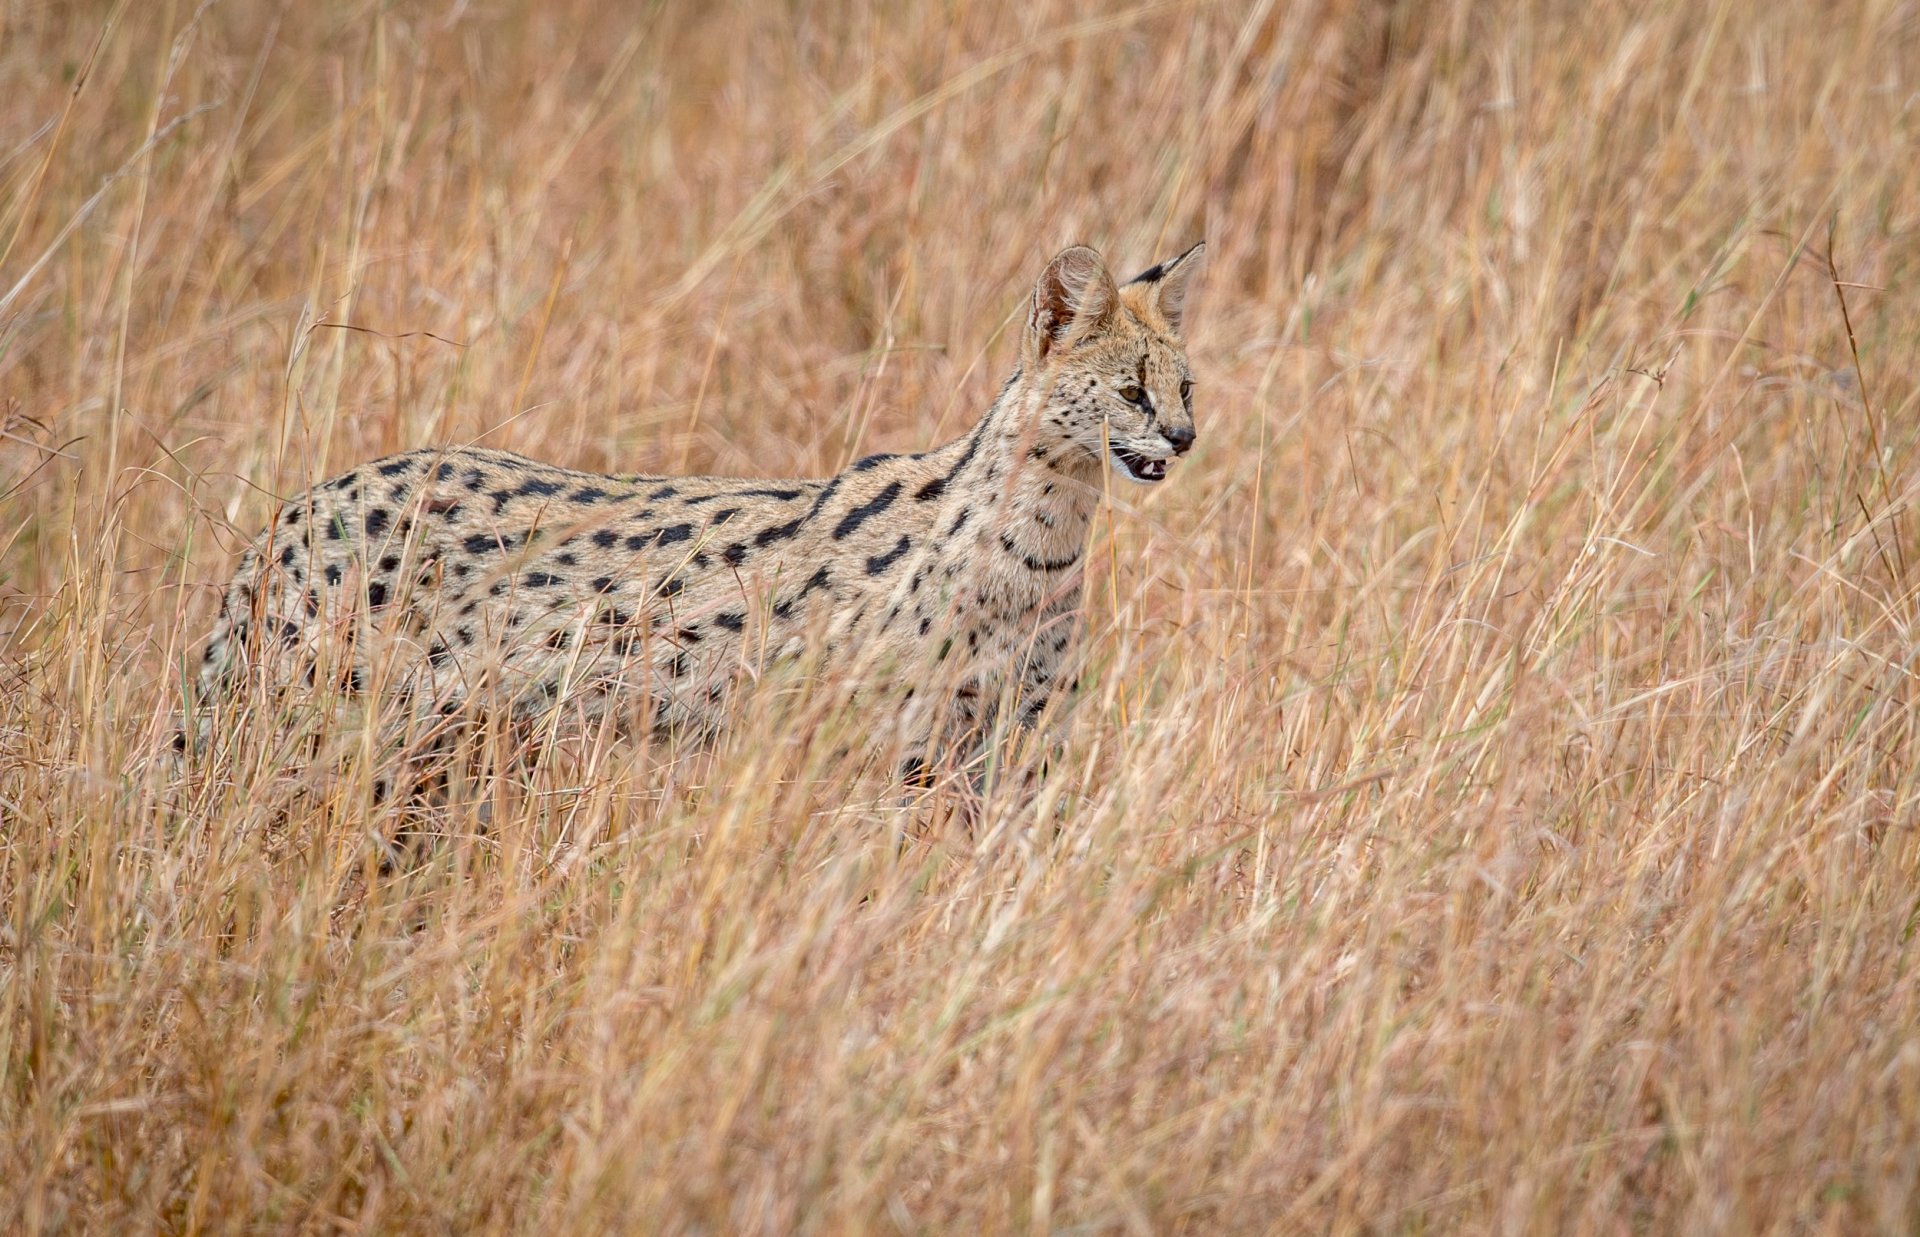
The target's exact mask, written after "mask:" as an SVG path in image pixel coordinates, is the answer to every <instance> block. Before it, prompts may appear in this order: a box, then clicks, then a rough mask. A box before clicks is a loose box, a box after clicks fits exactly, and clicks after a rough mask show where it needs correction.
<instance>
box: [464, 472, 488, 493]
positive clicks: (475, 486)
mask: <svg viewBox="0 0 1920 1237" xmlns="http://www.w3.org/2000/svg"><path fill="white" fill-rule="evenodd" d="M486 483H487V474H486V473H484V472H481V471H480V470H479V469H478V468H469V469H468V470H467V475H466V476H464V477H462V478H460V484H462V485H464V486H466V487H467V488H468V489H469V490H472V491H473V492H474V493H476V494H477V493H479V492H480V487H481V486H483V485H485V484H486Z"/></svg>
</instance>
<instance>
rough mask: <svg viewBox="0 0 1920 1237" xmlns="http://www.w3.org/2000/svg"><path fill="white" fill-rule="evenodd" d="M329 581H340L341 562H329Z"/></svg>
mask: <svg viewBox="0 0 1920 1237" xmlns="http://www.w3.org/2000/svg"><path fill="white" fill-rule="evenodd" d="M327 583H328V584H338V583H340V564H339V563H328V564H327Z"/></svg>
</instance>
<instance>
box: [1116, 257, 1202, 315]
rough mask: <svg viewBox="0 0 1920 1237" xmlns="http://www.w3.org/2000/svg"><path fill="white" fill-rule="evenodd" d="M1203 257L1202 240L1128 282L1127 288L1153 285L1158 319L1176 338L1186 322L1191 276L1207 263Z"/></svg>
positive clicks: (1191, 284) (1191, 283)
mask: <svg viewBox="0 0 1920 1237" xmlns="http://www.w3.org/2000/svg"><path fill="white" fill-rule="evenodd" d="M1206 257H1207V242H1205V241H1201V242H1200V243H1199V244H1197V245H1195V246H1194V247H1193V248H1191V249H1189V250H1187V251H1186V252H1185V253H1183V254H1181V255H1180V256H1179V257H1177V258H1174V259H1173V260H1171V261H1168V262H1162V263H1160V264H1159V265H1157V266H1150V267H1148V268H1147V269H1146V270H1144V271H1141V272H1140V273H1139V274H1138V275H1135V276H1134V277H1133V278H1132V279H1130V280H1128V281H1127V286H1128V287H1133V286H1134V285H1135V284H1152V285H1153V301H1154V304H1156V305H1157V306H1159V308H1160V316H1161V317H1162V318H1165V319H1166V320H1167V325H1168V326H1170V327H1172V328H1173V332H1174V334H1176V335H1178V334H1180V332H1181V330H1182V329H1183V327H1184V325H1185V323H1186V318H1187V293H1188V291H1189V290H1190V289H1191V288H1192V287H1193V277H1194V276H1195V275H1198V274H1199V273H1200V268H1201V267H1202V266H1204V265H1205V264H1206Z"/></svg>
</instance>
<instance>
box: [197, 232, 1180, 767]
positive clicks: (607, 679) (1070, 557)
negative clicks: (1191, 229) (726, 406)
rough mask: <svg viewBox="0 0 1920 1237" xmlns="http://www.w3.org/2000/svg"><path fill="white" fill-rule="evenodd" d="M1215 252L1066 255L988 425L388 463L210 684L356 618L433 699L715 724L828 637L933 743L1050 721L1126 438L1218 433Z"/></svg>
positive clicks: (1163, 443)
mask: <svg viewBox="0 0 1920 1237" xmlns="http://www.w3.org/2000/svg"><path fill="white" fill-rule="evenodd" d="M1200 257H1201V247H1200V246H1195V247H1194V248H1193V249H1192V250H1189V251H1188V252H1187V253H1185V254H1183V255H1181V257H1179V258H1177V259H1175V260H1173V261H1172V262H1169V263H1165V264H1163V265H1161V266H1157V267H1154V268H1153V269H1152V270H1150V271H1148V272H1146V273H1145V274H1144V275H1143V276H1141V277H1140V278H1139V279H1137V280H1135V281H1134V282H1133V283H1131V284H1129V285H1127V286H1126V287H1124V288H1121V287H1118V286H1116V285H1115V283H1114V281H1113V279H1112V277H1111V276H1110V275H1109V274H1108V272H1107V270H1106V267H1105V266H1104V264H1103V263H1102V262H1101V259H1100V257H1099V255H1098V254H1096V253H1095V252H1094V251H1093V250H1091V249H1088V248H1085V247H1084V246H1075V247H1073V248H1071V249H1068V250H1066V251H1064V252H1063V253H1061V254H1060V255H1059V256H1058V257H1056V258H1055V259H1054V260H1053V261H1052V262H1051V263H1049V264H1048V266H1047V268H1046V270H1045V272H1044V273H1043V274H1042V275H1041V277H1040V279H1039V281H1038V282H1037V283H1036V285H1035V288H1034V293H1033V300H1032V302H1031V305H1030V309H1029V313H1028V316H1027V325H1026V330H1025V332H1024V338H1023V341H1022V349H1021V364H1020V368H1019V369H1018V370H1016V371H1015V373H1014V375H1013V376H1012V378H1011V379H1009V380H1008V382H1007V384H1006V386H1005V388H1004V389H1003V390H1002V392H1001V394H1000V397H999V398H998V399H997V400H996V401H995V403H994V405H993V407H992V408H991V409H989V410H988V412H987V413H986V415H985V416H984V417H983V418H982V419H981V420H980V421H979V422H978V424H976V425H975V426H974V428H973V429H972V430H971V431H970V432H969V433H968V434H967V435H965V436H964V437H962V438H960V439H958V440H956V441H954V442H950V443H948V444H946V445H945V446H942V447H937V448H935V449H933V450H931V451H927V452H924V453H922V454H917V455H903V456H886V455H880V456H870V457H868V458H866V459H863V460H861V461H859V462H858V463H856V464H854V465H853V466H852V467H851V468H849V469H848V470H847V471H845V472H843V473H841V474H839V475H838V476H835V477H831V478H824V479H809V480H792V481H787V480H758V479H748V478H739V477H655V476H646V477H613V476H603V475H597V474H590V473H581V472H573V471H570V470H568V469H564V468H558V467H555V466H553V465H550V464H543V463H540V462H537V461H534V460H531V459H527V458H524V457H522V456H518V455H512V454H508V453H505V452H500V451H486V450H479V449H475V448H466V447H450V448H445V449H438V448H432V449H424V450H419V451H412V452H408V453H406V454H403V455H396V456H391V457H388V458H386V459H381V460H375V461H373V462H372V463H369V464H366V465H364V466H362V467H360V468H357V469H355V470H353V471H352V472H349V473H346V474H344V475H342V476H339V477H336V478H334V479H332V480H330V481H327V482H325V483H324V484H321V485H319V486H316V487H314V488H313V489H312V490H310V491H308V492H307V493H305V494H303V495H301V496H300V497H299V498H296V499H294V500H293V501H291V502H289V503H287V504H286V505H285V506H284V507H283V508H282V509H281V511H280V512H279V513H278V515H277V517H276V519H275V520H274V522H273V524H272V526H271V527H270V528H268V529H267V530H266V531H265V532H264V533H262V534H261V536H260V537H259V539H258V540H257V541H256V542H255V543H254V545H253V546H252V547H251V548H249V549H248V550H247V551H246V553H245V554H244V555H243V556H242V558H241V561H240V565H239V569H238V571H237V573H236V575H235V577H234V579H233V582H232V583H231V585H230V586H229V587H228V589H227V592H226V595H225V599H224V604H223V606H222V612H221V616H220V619H219V622H218V625H217V626H216V629H215V631H214V633H213V635H212V638H211V640H210V641H209V643H208V646H207V649H206V654H205V667H204V670H203V674H202V680H203V685H204V687H205V688H206V689H207V690H208V692H209V693H217V692H218V691H219V690H220V689H222V688H223V687H224V686H226V685H227V684H228V683H229V682H230V681H231V679H232V677H233V676H234V675H235V674H238V673H242V672H244V671H245V670H247V669H248V668H249V667H261V668H263V669H265V670H267V671H268V672H270V674H272V675H274V676H281V677H284V676H286V675H287V674H289V673H290V672H291V670H292V668H293V667H297V666H300V665H305V666H308V667H311V666H313V665H314V664H316V658H315V656H314V655H315V654H316V652H318V651H319V645H320V642H322V641H341V640H343V639H344V638H346V637H348V636H349V635H350V636H351V637H352V645H351V647H350V648H349V649H347V653H346V655H345V656H344V657H340V658H336V659H335V661H336V664H343V665H345V666H347V667H348V668H349V669H348V678H349V680H350V681H352V682H354V683H356V684H358V683H360V682H362V681H364V680H365V678H366V676H367V675H369V674H371V673H379V674H380V675H382V676H385V677H384V681H385V682H386V684H387V687H388V690H390V691H398V692H400V693H402V694H403V695H404V696H405V698H406V699H408V700H409V701H411V702H412V703H413V705H414V708H415V711H416V713H418V714H420V715H427V714H430V713H440V712H450V711H452V710H454V709H456V708H458V707H459V706H460V705H461V704H462V703H463V702H464V701H466V700H467V699H469V698H470V697H472V696H474V695H475V694H476V693H477V692H479V691H480V690H481V689H482V688H483V687H485V688H486V689H487V690H488V691H493V692H500V693H504V695H505V696H506V697H507V698H509V699H510V700H512V701H513V707H514V708H515V710H516V711H518V712H521V713H528V712H535V711H544V710H546V709H548V708H550V707H552V706H553V705H555V704H556V703H558V702H562V701H564V702H566V703H567V705H568V706H569V707H575V708H582V709H584V710H585V711H587V712H589V713H598V712H600V711H602V710H604V709H605V708H607V707H609V706H610V705H611V704H612V703H613V702H615V701H632V702H641V701H647V702H651V703H650V704H648V705H646V706H644V707H648V708H650V709H651V710H652V714H651V716H652V717H653V719H654V724H656V725H657V726H659V727H662V728H667V729H693V730H701V731H713V730H716V729H718V728H719V727H720V726H722V725H724V723H725V719H726V716H727V714H728V710H729V708H730V707H731V696H732V693H733V691H734V689H735V686H736V685H737V684H738V683H739V682H740V681H741V680H742V678H743V677H746V675H747V674H748V673H749V671H750V669H751V668H756V667H762V666H764V665H765V664H766V663H767V660H768V659H769V658H774V659H778V658H787V657H792V656H794V655H795V654H798V653H800V652H802V651H804V650H807V649H809V648H812V650H813V651H814V652H815V653H817V654H820V655H821V657H822V659H823V662H824V663H825V664H826V665H829V666H832V667H834V668H837V669H846V670H849V671H850V672H853V673H854V674H855V675H856V676H860V675H864V676H867V677H869V678H878V677H880V676H892V677H893V681H895V682H896V683H904V685H905V687H904V690H901V691H899V692H898V695H897V698H898V699H904V700H907V701H909V703H908V704H907V705H906V706H905V710H904V712H903V713H902V714H901V715H900V716H898V717H896V718H893V719H892V721H891V723H889V724H891V725H899V726H905V727H906V729H907V733H905V735H904V743H905V746H906V747H907V748H908V750H910V751H912V752H913V753H914V754H915V756H916V757H918V756H920V755H922V754H924V753H925V752H926V751H927V749H928V748H929V746H935V747H938V748H940V749H942V750H952V748H953V746H954V745H955V744H956V743H961V742H966V741H969V740H971V739H977V737H978V736H979V735H981V734H982V733H984V732H985V731H986V730H987V729H989V728H991V726H992V725H993V724H994V722H995V720H996V718H997V717H998V716H999V712H998V711H999V709H1000V708H1001V707H1003V706H1004V705H1007V704H1011V705H1012V706H1013V707H1014V708H1015V709H1016V710H1017V712H1016V717H1017V720H1018V721H1019V722H1021V723H1022V724H1031V723H1032V722H1033V720H1034V719H1036V718H1037V717H1038V716H1039V715H1040V713H1041V712H1042V710H1043V709H1044V708H1045V707H1046V704H1047V702H1048V700H1049V699H1050V698H1051V697H1052V695H1053V694H1054V692H1055V690H1056V688H1058V687H1060V686H1061V683H1060V679H1061V678H1062V677H1063V675H1065V674H1066V667H1067V666H1068V664H1069V659H1070V655H1071V651H1072V646H1073V642H1074V637H1075V635H1076V634H1077V630H1078V626H1079V620H1078V611H1079V605H1080V594H1081V576H1082V556H1083V554H1084V552H1085V549H1086V543H1087V534H1088V527H1089V521H1090V518H1091V516H1092V514H1093V510H1094V506H1095V503H1096V500H1097V498H1098V496H1099V494H1100V492H1101V487H1102V481H1103V479H1102V476H1101V470H1102V469H1104V468H1107V467H1112V468H1113V469H1114V470H1115V471H1116V472H1118V473H1120V475H1121V476H1123V477H1127V478H1128V479H1129V480H1134V479H1135V478H1134V477H1133V476H1132V475H1131V474H1130V470H1129V468H1128V466H1127V465H1126V464H1125V463H1123V462H1122V460H1121V459H1120V458H1117V457H1116V456H1115V454H1114V452H1115V451H1122V452H1130V453H1132V457H1133V458H1134V459H1135V460H1137V461H1141V462H1144V461H1159V460H1166V459H1169V458H1171V457H1172V456H1173V455H1175V454H1176V453H1177V452H1179V451H1184V449H1185V448H1186V446H1187V445H1189V444H1190V443H1191V441H1192V428H1193V417H1192V409H1191V404H1190V400H1189V398H1188V393H1189V391H1190V376H1189V373H1188V369H1187V360H1186V354H1185V349H1184V346H1183V344H1182V341H1181V336H1180V327H1181V314H1182V310H1183V307H1184V303H1185V298H1186V294H1187V290H1188V287H1189V285H1190V282H1191V278H1192V276H1193V274H1194V272H1195V270H1196V269H1197V267H1198V265H1199V260H1200ZM1128 397H1132V401H1133V402H1129V398H1128ZM1144 467H1145V468H1146V470H1147V471H1149V472H1151V471H1153V470H1154V468H1155V467H1156V466H1155V465H1152V464H1145V465H1144ZM1159 467H1164V466H1159ZM336 647H346V646H344V645H336ZM320 660H324V659H320ZM921 684H938V685H939V687H940V690H938V691H937V692H936V691H932V690H929V691H921V692H916V691H915V690H914V689H915V688H916V686H918V685H921ZM622 707H626V705H625V704H623V705H622ZM876 724H879V722H878V719H877V720H876Z"/></svg>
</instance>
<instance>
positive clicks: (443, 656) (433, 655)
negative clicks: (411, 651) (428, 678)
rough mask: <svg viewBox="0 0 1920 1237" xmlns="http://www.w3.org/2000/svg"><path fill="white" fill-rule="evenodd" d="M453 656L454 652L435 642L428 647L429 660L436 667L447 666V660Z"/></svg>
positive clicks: (437, 641)
mask: <svg viewBox="0 0 1920 1237" xmlns="http://www.w3.org/2000/svg"><path fill="white" fill-rule="evenodd" d="M452 656H453V650H452V649H450V648H448V647H447V646H446V645H445V644H442V643H441V642H440V641H439V640H435V641H434V642H433V643H432V644H429V645H428V646H427V660H428V661H429V662H432V663H433V664H434V665H436V666H441V665H445V664H446V661H447V658H449V657H452Z"/></svg>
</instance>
